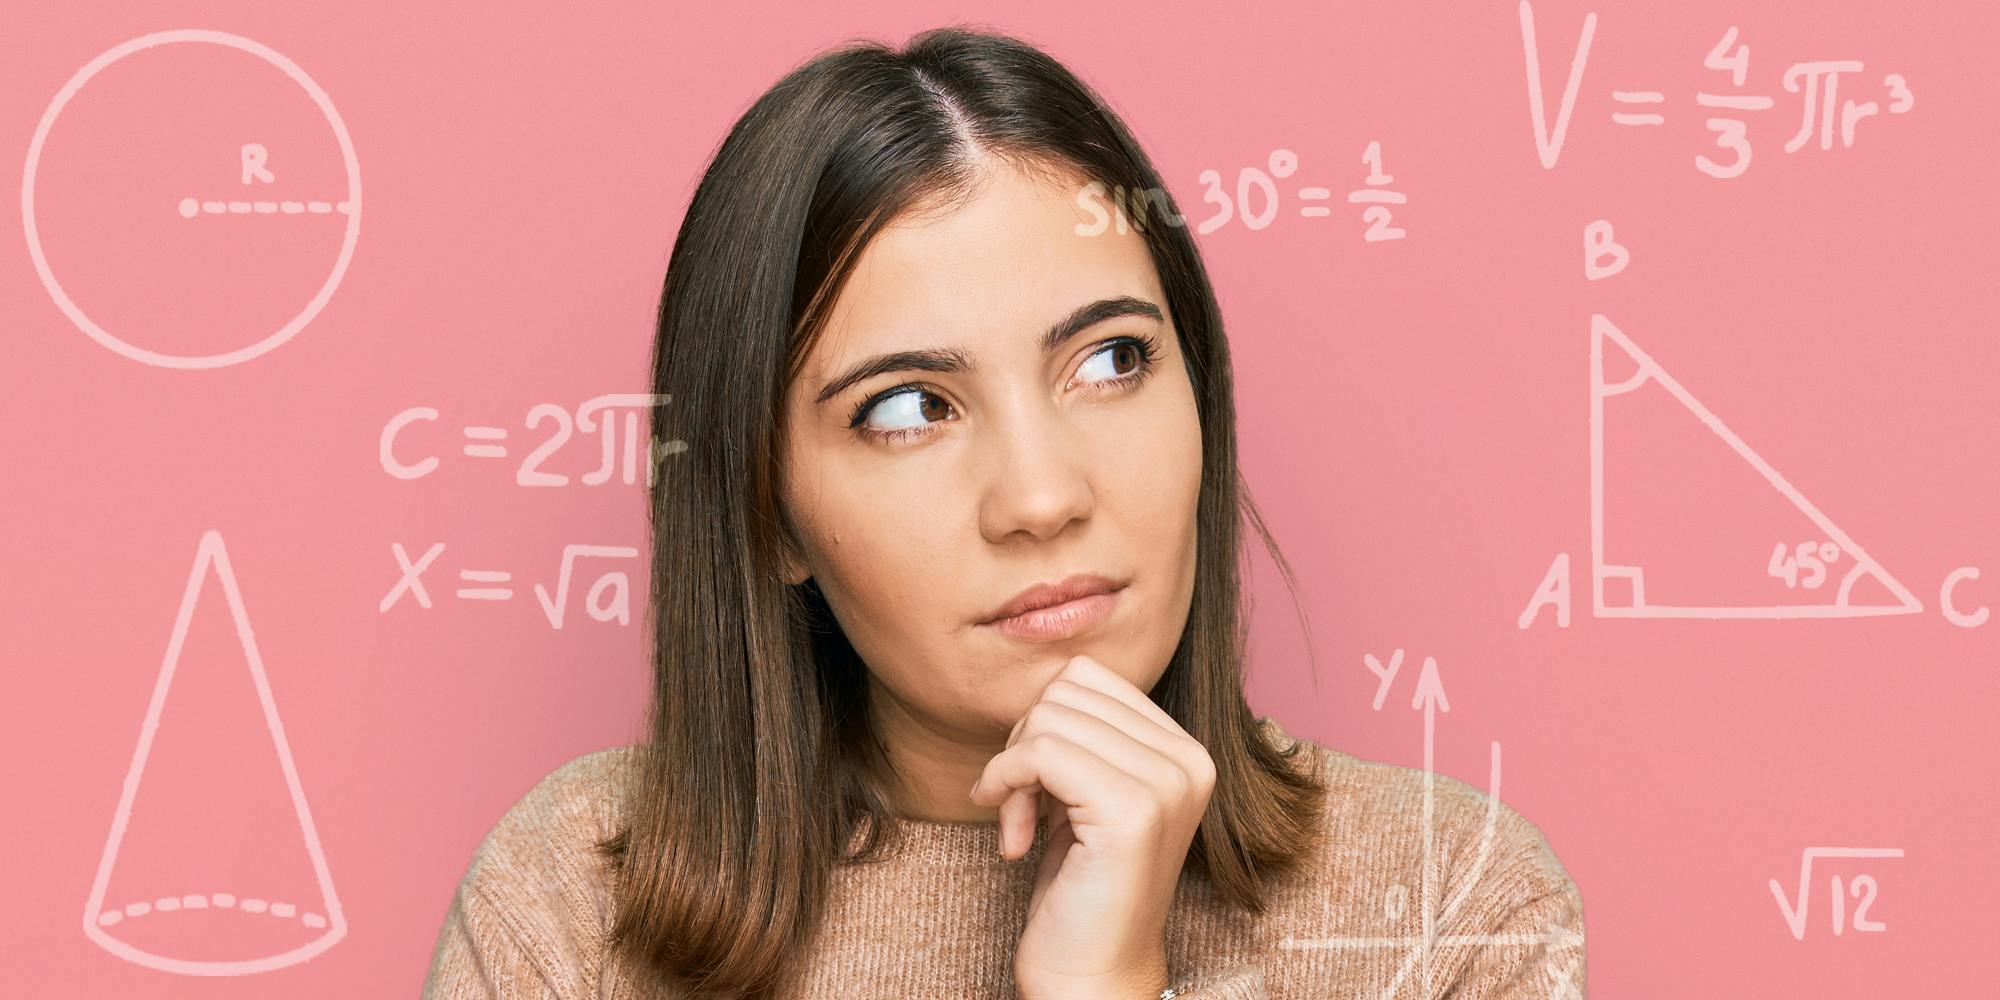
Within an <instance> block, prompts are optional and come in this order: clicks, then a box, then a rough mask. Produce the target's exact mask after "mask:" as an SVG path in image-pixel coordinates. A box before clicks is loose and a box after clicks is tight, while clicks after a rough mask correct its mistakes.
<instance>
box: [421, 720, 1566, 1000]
mask: <svg viewBox="0 0 2000 1000" xmlns="http://www.w3.org/2000/svg"><path fill="white" fill-rule="evenodd" d="M1261 725H1262V728H1263V732H1264V733H1265V734H1266V736H1267V738H1270V739H1272V740H1273V741H1274V742H1275V743H1276V745H1278V746H1280V747H1283V746H1286V745H1289V744H1290V743H1291V742H1292V740H1293V737H1291V736H1289V735H1288V734H1286V733H1285V731H1284V730H1283V728H1282V727H1280V726H1279V725H1278V723H1277V722H1276V721H1275V720H1273V719H1270V718H1265V719H1263V720H1262V721H1261ZM1303 742H1305V743H1306V746H1307V747H1308V748H1309V749H1310V751H1311V752H1312V753H1314V754H1316V755H1318V756H1319V757H1320V759H1322V760H1323V761H1324V767H1325V771H1324V774H1325V779H1326V783H1327V785H1328V787H1329V788H1330V789H1331V795H1330V798H1329V801H1328V803H1327V813H1326V817H1325V818H1326V822H1325V825H1324V830H1323V836H1322V837H1321V839H1320V842H1319V843H1318V845H1316V847H1315V848H1314V849H1313V852H1312V855H1311V863H1310V864H1309V865H1308V866H1307V867H1306V869H1305V870H1304V872H1303V873H1302V874H1301V875H1300V876H1297V877H1294V878H1291V879H1288V880H1286V881H1283V882H1281V883H1279V884H1277V885H1275V886H1274V888H1273V890H1272V892H1271V894H1270V896H1269V900H1270V906H1269V908H1268V909H1267V910H1266V912H1265V913H1264V914H1262V915H1261V916H1257V917H1251V916H1248V915H1246V914H1244V913H1242V912H1241V911H1238V910H1234V909H1232V908H1228V907H1226V906H1225V905H1223V904H1221V903H1220V902H1218V900H1217V899H1216V898H1215V897H1214V896H1213V895H1211V893H1210V892H1209V891H1208V888H1207V886H1206V884H1205V883H1204V882H1203V881H1202V880H1201V879H1199V878H1196V877H1189V876H1183V877H1182V879H1181V882H1180V886H1179V888H1178V889H1177V891H1176V894H1175V897H1174V903H1173V907H1172V909H1171V910H1170V911H1169V913H1168V917H1167V961H1168V968H1169V972H1170V975H1171V977H1172V979H1173V981H1174V983H1175V985H1176V986H1179V987H1181V996H1183V997H1186V998H1190V1000H1253V998H1270V1000H1280V998H1282V1000H1294V998H1296V1000H1327V998H1334V997H1339V998H1347V997H1357V998H1371V1000H1391V998H1413V997H1427V998H1428V997H1435V998H1443V997H1449V998H1451V1000H1472V998H1507V1000H1525V998H1529V997H1533V998H1537V1000H1542V998H1550V1000H1555V998H1563V997H1577V998H1581V997H1583V996H1584V989H1583V983H1584V962H1583V956H1584V948H1583V900H1582V897H1581V896H1580V895H1579V894H1578V892H1577V889H1576V885H1575V883H1574V882H1573V881H1572V880H1571V879H1570V877H1569V875H1568V873H1567V872H1566V871H1565V870H1564V868H1563V866H1562V864H1561V863H1560V862H1559V861H1558V860H1557V859H1556V855H1555V853H1554V851H1553V850H1552V849H1551V848H1550V846H1549V844H1548V841H1547V840H1546V839H1545V838H1544V837H1543V836H1542V833H1541V831H1540V829H1539V828H1538V827H1536V826H1535V825H1534V824H1532V823H1530V822H1528V821H1527V820H1526V819H1525V818H1523V817H1522V816H1521V815H1520V814H1519V813H1517V812H1516V811H1515V810H1514V809H1512V808H1511V807H1509V806H1507V805H1505V804H1504V803H1499V802H1496V801H1495V800H1493V799H1492V798H1491V797H1489V796H1488V795H1487V794H1486V793H1485V792H1484V791H1482V790H1480V789H1477V788H1474V787H1473V786H1471V785H1469V784H1467V783H1465V782H1463V781H1459V780H1457V779H1455V778H1451V777H1449V776H1446V775H1442V774H1438V775H1433V776H1431V791H1430V796H1429V797H1430V801H1431V805H1430V811H1431V827H1432V834H1431V838H1430V840H1431V843H1430V852H1429V857H1430V865H1429V867H1430V880H1429V883H1428V884H1429V886H1430V888H1429V891H1428V898H1429V899H1430V901H1431V903H1430V906H1429V907H1428V908H1427V907H1426V906H1425V905H1424V900H1425V899H1426V890H1425V888H1424V887H1425V885H1426V882H1425V878H1424V869H1425V862H1424V859H1425V856H1426V855H1425V838H1424V811H1425V806H1424V802H1425V797H1426V796H1425V790H1424V786H1425V774H1424V772H1423V771H1422V770H1420V769H1416V768H1409V767H1401V766H1397V765H1391V764H1385V763H1380V762H1376V761H1369V760H1364V759H1361V758H1357V757H1354V756H1351V755H1348V754H1345V753H1341V752H1339V751H1337V750H1334V749H1332V748H1330V747H1326V746H1322V745H1320V744H1317V743H1313V742H1311V741H1303ZM630 759H631V748H629V747H614V748H612V749H608V750H600V751H597V752H594V753H589V754H585V755H583V756H581V757H578V758H576V759H574V760H571V761H569V762H568V763H566V764H564V765H562V766H561V767H558V768H557V769H556V770H555V771H553V772H551V773H550V774H549V775H548V776H546V777H545V778H543V779H542V780H541V781H540V782H538V783H537V784H536V785H535V786H534V787H533V788H532V789H531V790H529V791H528V793H527V794H526V795H524V796H523V797H522V798H521V799H520V801H519V802H517V803H515V805H514V806H513V807H512V808H511V809H509V810H508V811H507V813H506V815H504V816H503V817H501V819H500V821H499V822H498V823H497V824H495V826H494V827H493V828H492V830H491V831H490V832H489V833H488V834H487V835H486V837H485V839H484V841H483V842H482V843H481V844H480V845H479V848H478V850H477V851H476V852H475V854H474V856H473V858H472V862H471V865H470V866H469V868H468V870H467V871H466V874H465V877H464V878H463V879H462V880H461V881H460V882H459V884H458V887H457V890H456V892H455V894H454V896H453V898H452V900H451V904H450V907H449V909H448V910H447V912H446V914H445V918H444V926H443V930H442V932H441V934H440V935H439V938H438V942H437V946H436V950H435V952H434V954H433V958H432V961H431V968H430V973H429V977H428V979H427V981H426V983H425V985H424V993H423V995H424V997H425V998H426V1000H446V998H452V1000H458V998H494V1000H585V998H599V1000H670V998H652V997H643V996H642V995H641V994H640V993H638V992H637V991H636V990H635V989H634V988H633V987H632V986H631V985H630V984H629V983H628V982H627V980H626V979H625V977H624V975H623V974H622V972H620V971H619V970H617V969H616V967H615V965H612V964H610V963H607V950H606V947H605V935H606V934H607V932H608V931H609V929H610V926H611V881H610V877H609V874H608V872H607V871H606V870H605V869H604V868H602V867H601V866H600V864H599V863H598V862H597V861H596V860H595V857H594V855H593V853H592V851H591V842H592V841H593V840H595V839H596V838H599V837H602V836H606V835H608V834H610V833H611V832H612V831H613V830H614V829H615V827H614V823H615V820H616V818H617V816H618V814H619V813H618V810H619V808H620V803H619V801H618V797H619V793H620V790H621V789H622V788H623V785H622V782H621V781H619V780H618V778H619V777H620V776H621V775H622V773H623V772H622V768H624V767H625V766H627V765H628V763H629V761H630ZM1302 766H1303V765H1302ZM1489 806H1492V807H1493V808H1492V809H1491V811H1490V814H1489ZM1489 815H1490V819H1491V826H1490V840H1489V836H1488V831H1489ZM892 825H893V826H894V827H895V828H896V830H895V832H896V833H898V834H900V835H901V836H902V838H903V841H902V842H903V844H904V845H905V848H904V850H902V851H901V852H899V853H897V854H896V855H895V856H894V857H893V858H892V859H890V860H888V861H884V862H876V863H870V864H861V865H843V866H841V867H840V868H838V869H837V870H836V874H835V877H834V884H833V891H832V895H831V897H830V901H829V908H828V911H827V914H826V920H825V922H824V923H823V924H822V925H821V929H820V931H819V932H818V935H817V937H816V938H815V939H814V944H813V946H812V947H810V948H809V949H807V950H806V951H805V953H804V954H802V955H801V956H800V958H799V961H800V962H802V963H804V964H803V969H804V970H805V974H804V976H803V977H802V980H801V984H800V987H799V990H798V992H797V993H796V994H795V995H796V996H798V997H800V998H802V1000H822V998H826V1000H831V998H836V997H837V998H842V1000H853V998H871V1000H872V998H883V997H894V998H906V997H907V998H918V997H921V998H927V1000H929V998H944V997H968V998H982V1000H983V998H1011V997H1014V996H1015V991H1014V981H1013V967H1012V965H1013V962H1012V960H1013V954H1014V945H1015V942H1016V941H1018V940H1019V939H1020V935H1021V930H1022V928H1023V927H1025V926H1026V923H1027V916H1028V899H1029V896H1030V894H1031V893H1032V892H1033V889H1034V879H1035V872H1036V869H1037V866H1038V865H1039V863H1040V860H1041V856H1042V847H1043V842H1044V834H1045V831H1046V825H1045V824H1042V825H1038V826H1037V827H1036V834H1035V842H1034V846H1033V849H1032V850H1031V851H1030V852H1029V854H1028V856H1027V857H1024V858H1022V859H1020V860H1018V861H1011V862H1010V861H1003V860H1001V859H1000V857H999V854H998V843H999V841H998V831H999V827H998V825H997V823H992V822H987V823H965V822H932V821H919V820H907V819H898V820H894V821H892ZM1482 845H1483V846H1484V850H1483V851H1482ZM1426 909H1428V911H1429V912H1430V913H1431V914H1433V918H1432V921H1431V923H1432V926H1433V928H1434V933H1433V935H1432V937H1431V941H1432V945H1431V947H1430V949H1429V960H1428V962H1426V961H1425V960H1424V951H1425V949H1424V948H1423V947H1422V942H1423V940H1424V913H1425V912H1426ZM1426 966H1428V985H1427V984H1426V978H1427V976H1426Z"/></svg>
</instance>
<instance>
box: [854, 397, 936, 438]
mask: <svg viewBox="0 0 2000 1000" xmlns="http://www.w3.org/2000/svg"><path fill="white" fill-rule="evenodd" d="M950 413H951V406H950V404H948V403H946V402H945V401H944V399H943V398H942V397H940V396H938V395H936V394H935V393H931V392H926V391H924V390H923V389H922V388H919V387H916V386H910V387H907V388H904V389H899V390H896V391H894V392H891V393H890V394H889V395H887V396H883V397H882V398H880V399H878V400H876V401H875V404H874V405H873V406H870V407H869V408H868V410H867V412H865V413H863V414H862V423H863V424H865V425H866V426H867V428H868V429H869V430H872V431H878V432H882V433H892V432H895V431H902V430H912V429H915V428H918V427H922V426H923V425H924V424H926V423H929V422H930V421H929V420H927V419H925V418H926V417H929V418H931V419H935V420H944V419H947V417H948V416H949V414H950Z"/></svg>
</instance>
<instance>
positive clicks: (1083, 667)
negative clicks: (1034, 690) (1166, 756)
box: [1051, 655, 1188, 736]
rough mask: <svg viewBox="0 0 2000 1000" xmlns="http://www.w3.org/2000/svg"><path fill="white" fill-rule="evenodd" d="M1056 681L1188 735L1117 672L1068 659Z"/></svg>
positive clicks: (1093, 662) (1088, 660) (1079, 658)
mask: <svg viewBox="0 0 2000 1000" xmlns="http://www.w3.org/2000/svg"><path fill="white" fill-rule="evenodd" d="M1056 679H1057V680H1068V681H1074V682H1075V683H1078V684H1081V685H1083V686H1085V687H1088V688H1094V689H1096V690H1098V691H1102V692H1104V693H1105V694H1107V695H1110V696H1111V697H1113V698H1116V699H1118V700H1119V701H1121V702H1124V703H1125V705H1126V707H1128V708H1130V709H1132V710H1133V711H1135V712H1137V713H1139V714H1140V715H1143V716H1145V717H1146V718H1148V719H1151V720H1153V723H1154V724H1155V725H1157V726H1159V727H1160V728H1162V729H1165V730H1166V731H1168V732H1170V733H1177V734H1179V735H1181V736H1186V735H1188V733H1187V730H1185V729H1182V728H1181V725H1180V723H1178V722H1175V721H1174V717H1173V716H1171V715H1168V714H1167V710H1166V709H1164V708H1161V707H1160V706H1159V705H1157V704H1154V702H1153V699H1152V698H1151V697H1149V696H1148V695H1147V694H1146V692H1144V691H1141V690H1139V688H1138V686H1137V685H1135V684H1133V683H1132V682H1131V681H1128V680H1126V679H1125V677H1124V675H1122V674H1120V673H1119V672H1118V671H1116V670H1113V669H1111V668H1110V667H1107V666H1105V665H1104V664H1102V663H1099V662H1098V661H1096V660H1093V659H1091V658H1090V657H1088V656H1081V655H1079V656H1072V657H1070V658H1069V662H1068V663H1065V664H1063V668H1062V670H1060V671H1058V672H1057V673H1056ZM1051 683H1053V681H1051Z"/></svg>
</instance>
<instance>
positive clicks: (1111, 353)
mask: <svg viewBox="0 0 2000 1000" xmlns="http://www.w3.org/2000/svg"><path fill="white" fill-rule="evenodd" d="M1145 358H1146V355H1145V353H1144V352H1143V351H1141V350H1140V348H1139V345H1138V344H1136V343H1134V342H1132V341H1129V340H1119V341H1113V342H1112V343H1109V344H1106V345H1104V347H1103V349H1102V350H1099V351H1098V352H1097V353H1096V354H1093V355H1091V356H1090V357H1089V358H1088V359H1087V360H1085V361H1084V363H1083V367H1081V368H1078V369H1077V374H1078V375H1079V376H1082V377H1084V378H1085V379H1086V380H1088V381H1092V382H1104V381H1115V380H1116V379H1119V378H1121V377H1124V376H1126V375H1130V374H1132V373H1133V372H1134V371H1136V370H1137V369H1138V368H1139V366H1140V365H1141V364H1143V363H1144V362H1145ZM1100 359H1109V360H1108V362H1107V363H1099V361H1100ZM1093 371H1095V372H1096V373H1097V377H1092V376H1091V372H1093Z"/></svg>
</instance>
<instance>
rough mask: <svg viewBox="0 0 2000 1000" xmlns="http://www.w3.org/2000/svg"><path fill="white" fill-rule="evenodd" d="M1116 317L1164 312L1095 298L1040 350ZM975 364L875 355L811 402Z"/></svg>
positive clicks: (922, 354) (958, 356) (939, 351)
mask: <svg viewBox="0 0 2000 1000" xmlns="http://www.w3.org/2000/svg"><path fill="white" fill-rule="evenodd" d="M1118 316H1145V317H1148V318H1150V319H1154V320H1160V321H1164V320H1165V319H1166V314H1165V313H1163V312H1162V311H1161V310H1160V307H1159V306H1157V305H1154V304H1153V303H1152V302H1149V301H1147V300H1146V299H1142V298H1137V297H1134V296H1131V295H1121V296H1118V297H1116V298H1109V299H1098V300H1097V301H1095V302H1092V303H1089V304H1088V305H1083V306H1079V307H1077V308H1076V309H1075V310H1073V311H1071V313H1070V314H1069V315H1068V316H1065V317H1063V318H1062V319H1061V320H1059V321H1057V322H1056V324H1055V325H1054V326H1051V327H1049V328H1048V330H1047V331H1046V332H1044V333H1043V334H1042V353H1043V354H1047V353H1049V352H1050V351H1053V350H1055V349H1056V348H1058V347H1061V346H1062V345H1063V344H1065V343H1067V342H1068V341H1069V339H1070V338H1071V337H1074V336H1076V335H1077V334H1079V333H1081V332H1083V331H1085V330H1088V329H1090V328H1091V327H1093V326H1096V325H1097V324H1099V323H1102V322H1104V321H1105V320H1107V319H1113V318H1115V317H1118ZM977 367H978V366H977V365H976V364H974V363H973V360H972V358H971V357H970V356H969V355H967V354H966V353H965V352H964V351H961V350H959V349H957V348H955V347H930V348H925V349H923V350H917V351H894V352H891V353H889V354H878V355H875V356H874V357H872V358H868V359H866V360H863V361H861V362H860V363H858V364H856V365H855V366H854V367H852V368H849V369H848V370H847V371H845V372H843V373H842V374H841V375H839V376H838V377H836V378H833V379H830V380H828V381H827V383H826V385H825V386H824V387H822V388H821V389H820V391H819V397H818V398H817V399H815V400H814V401H813V402H814V404H815V405H817V404H820V403H824V402H826V401H827V400H829V399H832V398H833V397H835V396H837V395H839V394H840V393H841V392H842V391H843V390H845V389H846V388H847V387H848V386H851V385H853V384H855V383H856V382H860V381H862V380H863V379H870V378H874V377H875V376H877V375H882V374H886V373H888V372H900V371H924V372H947V373H951V372H970V371H973V370H974V369H976V368H977Z"/></svg>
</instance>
